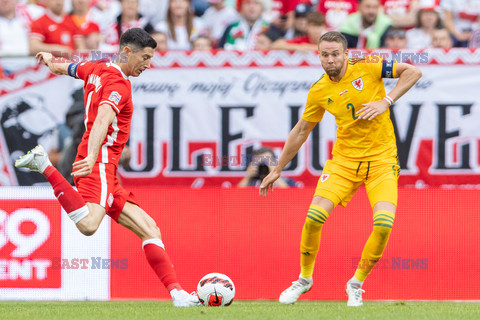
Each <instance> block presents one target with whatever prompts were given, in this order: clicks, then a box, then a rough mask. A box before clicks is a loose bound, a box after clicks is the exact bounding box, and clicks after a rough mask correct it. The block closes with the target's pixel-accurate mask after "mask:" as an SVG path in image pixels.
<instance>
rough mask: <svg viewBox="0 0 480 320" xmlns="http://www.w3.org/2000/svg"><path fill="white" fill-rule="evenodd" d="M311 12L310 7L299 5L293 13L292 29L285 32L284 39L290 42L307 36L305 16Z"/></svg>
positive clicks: (303, 4)
mask: <svg viewBox="0 0 480 320" xmlns="http://www.w3.org/2000/svg"><path fill="white" fill-rule="evenodd" d="M310 12H312V7H311V6H310V5H308V4H306V3H300V4H298V5H297V6H296V7H295V10H294V12H293V23H292V27H291V28H290V29H289V30H287V32H286V34H285V37H284V38H285V39H287V40H290V39H293V38H298V37H302V36H306V35H307V15H308V13H310Z"/></svg>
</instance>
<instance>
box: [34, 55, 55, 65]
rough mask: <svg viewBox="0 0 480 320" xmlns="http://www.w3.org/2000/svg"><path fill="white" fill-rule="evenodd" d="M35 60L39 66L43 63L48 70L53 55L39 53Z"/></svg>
mask: <svg viewBox="0 0 480 320" xmlns="http://www.w3.org/2000/svg"><path fill="white" fill-rule="evenodd" d="M35 59H37V61H38V63H39V64H40V63H43V64H44V65H46V66H47V67H49V68H50V65H51V64H52V60H53V55H52V54H51V53H49V52H39V53H37V54H36V55H35Z"/></svg>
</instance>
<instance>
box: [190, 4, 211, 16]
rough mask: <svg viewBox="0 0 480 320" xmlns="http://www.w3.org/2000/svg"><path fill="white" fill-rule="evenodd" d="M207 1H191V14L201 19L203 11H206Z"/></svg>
mask: <svg viewBox="0 0 480 320" xmlns="http://www.w3.org/2000/svg"><path fill="white" fill-rule="evenodd" d="M209 2H210V1H209V0H192V8H193V13H194V14H195V16H197V17H201V16H203V15H204V14H205V11H206V10H207V9H208V7H209V5H208V3H209Z"/></svg>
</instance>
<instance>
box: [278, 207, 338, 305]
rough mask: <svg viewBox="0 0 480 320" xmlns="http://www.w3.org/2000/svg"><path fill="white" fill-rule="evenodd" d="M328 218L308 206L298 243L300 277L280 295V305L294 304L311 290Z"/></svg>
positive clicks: (324, 213)
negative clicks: (323, 229)
mask: <svg viewBox="0 0 480 320" xmlns="http://www.w3.org/2000/svg"><path fill="white" fill-rule="evenodd" d="M328 216H329V213H328V212H327V211H326V210H325V209H324V208H323V207H321V206H318V205H314V204H312V205H310V208H309V209H308V214H307V218H306V219H305V224H304V226H303V230H302V240H301V241H300V253H301V255H300V267H301V273H300V277H299V278H298V280H297V281H294V282H292V285H291V286H290V287H288V288H287V289H286V290H284V291H283V292H282V294H280V298H279V299H278V300H279V301H280V302H281V303H284V304H291V303H294V302H296V301H297V300H298V298H299V297H300V295H301V294H302V293H305V292H308V291H309V290H310V289H311V288H312V285H313V280H312V275H313V267H314V265H315V258H316V257H317V253H318V248H319V247H320V238H321V232H322V227H323V224H324V223H325V221H326V220H327V218H328Z"/></svg>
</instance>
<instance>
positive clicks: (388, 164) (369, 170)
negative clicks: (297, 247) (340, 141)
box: [315, 157, 400, 208]
mask: <svg viewBox="0 0 480 320" xmlns="http://www.w3.org/2000/svg"><path fill="white" fill-rule="evenodd" d="M399 175H400V166H399V165H398V158H397V157H392V158H390V159H384V160H377V161H363V162H360V161H349V160H345V159H338V158H337V159H335V158H333V159H332V160H328V161H327V162H326V163H325V167H324V168H323V172H322V175H321V176H320V179H319V180H318V184H317V189H316V190H315V196H320V197H323V198H326V199H328V200H330V201H332V202H333V204H334V205H335V206H336V205H338V204H340V205H341V206H343V207H345V206H346V205H347V203H348V202H349V201H350V200H351V199H352V197H353V195H354V194H355V192H356V191H357V189H358V188H359V187H360V186H361V185H362V184H365V188H366V189H367V195H368V199H369V200H370V205H371V206H372V208H373V206H374V205H375V204H376V203H378V202H381V201H386V202H390V203H393V204H394V205H395V206H396V205H397V197H398V194H397V186H398V185H397V181H398V177H399Z"/></svg>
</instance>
